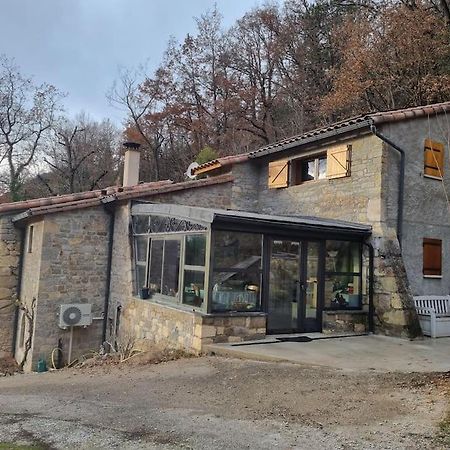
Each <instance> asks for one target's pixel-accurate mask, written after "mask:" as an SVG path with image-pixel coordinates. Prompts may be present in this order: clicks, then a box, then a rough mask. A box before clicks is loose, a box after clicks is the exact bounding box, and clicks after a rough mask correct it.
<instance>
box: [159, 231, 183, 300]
mask: <svg viewBox="0 0 450 450" xmlns="http://www.w3.org/2000/svg"><path fill="white" fill-rule="evenodd" d="M179 272H180V241H179V240H169V239H167V240H166V241H165V242H164V263H163V278H162V279H163V281H162V291H161V294H164V295H168V296H169V297H177V296H178V277H179Z"/></svg>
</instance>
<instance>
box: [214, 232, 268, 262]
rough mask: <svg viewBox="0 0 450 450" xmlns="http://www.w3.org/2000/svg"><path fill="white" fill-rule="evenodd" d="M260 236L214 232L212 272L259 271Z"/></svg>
mask: <svg viewBox="0 0 450 450" xmlns="http://www.w3.org/2000/svg"><path fill="white" fill-rule="evenodd" d="M261 250H262V235H261V234H253V233H237V232H229V231H216V232H215V233H214V262H213V267H214V270H218V269H242V270H248V269H253V268H258V269H261Z"/></svg>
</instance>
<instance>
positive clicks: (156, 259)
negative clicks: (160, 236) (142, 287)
mask: <svg viewBox="0 0 450 450" xmlns="http://www.w3.org/2000/svg"><path fill="white" fill-rule="evenodd" d="M163 245H164V241H162V240H154V239H152V240H151V247H150V274H149V283H148V287H149V288H150V292H152V293H159V292H161V274H162V273H161V272H162V258H163Z"/></svg>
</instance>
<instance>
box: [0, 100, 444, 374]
mask: <svg viewBox="0 0 450 450" xmlns="http://www.w3.org/2000/svg"><path fill="white" fill-rule="evenodd" d="M448 112H450V102H447V103H441V104H436V105H428V106H425V107H417V108H410V109H406V110H397V111H389V112H379V113H373V114H368V115H364V116H359V117H356V118H352V119H348V120H345V121H341V122H339V123H335V124H333V125H331V126H328V127H324V128H319V129H316V130H313V131H311V132H307V133H304V134H302V135H299V136H295V137H293V138H290V139H286V140H283V141H280V142H276V143H274V144H271V145H268V146H266V147H263V148H261V149H259V150H257V151H254V152H250V153H246V154H242V155H237V156H229V157H224V158H219V159H217V160H215V161H211V162H208V163H206V164H203V165H201V166H199V167H197V168H196V169H194V173H195V175H197V177H198V179H196V180H192V181H187V182H183V183H172V182H170V181H160V182H156V183H141V184H139V166H138V160H139V154H138V152H137V151H136V150H134V149H128V151H127V152H126V155H125V158H126V164H125V174H124V186H122V187H112V188H108V189H106V190H102V191H93V192H86V193H80V194H73V195H63V196H58V197H50V198H46V199H38V200H30V201H25V202H18V203H8V204H2V205H0V318H1V322H0V351H3V352H12V353H14V355H15V357H16V359H17V360H18V361H23V360H24V358H25V356H27V357H26V361H25V363H24V364H25V368H27V369H28V370H30V369H34V368H35V365H36V362H37V360H38V359H39V358H40V357H42V358H45V359H47V360H50V359H51V355H52V352H53V353H54V349H55V348H56V347H58V346H59V347H60V348H62V353H63V355H64V358H65V359H66V360H67V359H68V353H69V348H70V352H73V353H72V355H71V358H76V357H79V356H80V355H81V354H84V353H86V352H88V351H90V350H92V349H95V350H96V349H98V348H99V347H100V345H101V344H102V343H103V342H104V341H108V342H114V341H119V342H122V343H123V342H126V341H127V340H131V341H133V342H135V345H138V346H142V347H144V346H146V345H152V344H155V343H156V344H158V345H168V346H171V347H176V348H183V349H186V350H189V351H193V352H199V351H201V350H202V349H204V348H205V346H206V345H208V344H210V343H213V342H238V341H242V340H250V339H258V338H261V337H264V336H265V335H266V334H267V333H286V332H288V333H291V332H313V331H319V332H328V333H332V332H336V331H345V332H356V333H365V332H375V333H384V334H388V335H392V336H399V337H401V336H403V337H416V336H419V335H420V334H421V330H420V326H419V323H418V319H417V315H416V313H415V311H414V308H413V307H412V296H413V295H426V294H441V295H443V294H448V293H449V288H450V275H449V266H450V257H449V238H450V228H449V226H450V224H449V214H448V208H449V203H448V189H447V186H446V180H447V178H448V174H449V173H450V167H449V158H448V151H449V139H450V122H449V119H448V117H447V113H448ZM15 300H18V301H17V302H16V303H14V304H13V302H14V301H15ZM65 304H89V305H91V308H92V315H91V318H92V323H91V324H90V325H89V326H87V327H85V328H84V327H73V328H70V330H69V329H64V328H60V327H59V326H58V323H59V322H58V320H59V318H58V315H59V313H60V309H59V308H60V305H65ZM16 305H19V306H16ZM72 349H73V350H72ZM25 351H27V353H28V355H24V352H25Z"/></svg>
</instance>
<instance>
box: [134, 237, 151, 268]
mask: <svg viewBox="0 0 450 450" xmlns="http://www.w3.org/2000/svg"><path fill="white" fill-rule="evenodd" d="M134 239H135V242H136V261H139V262H145V263H146V262H147V243H148V238H147V237H146V236H137V237H135V238H134Z"/></svg>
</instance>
